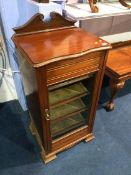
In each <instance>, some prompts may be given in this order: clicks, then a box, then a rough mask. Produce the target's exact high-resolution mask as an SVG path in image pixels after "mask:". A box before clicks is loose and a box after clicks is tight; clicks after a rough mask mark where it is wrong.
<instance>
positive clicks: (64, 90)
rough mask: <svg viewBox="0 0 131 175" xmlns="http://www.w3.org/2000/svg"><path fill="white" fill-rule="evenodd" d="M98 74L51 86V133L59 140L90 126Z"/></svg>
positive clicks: (49, 91)
mask: <svg viewBox="0 0 131 175" xmlns="http://www.w3.org/2000/svg"><path fill="white" fill-rule="evenodd" d="M95 78H96V73H90V74H88V75H84V76H81V77H80V78H74V79H71V80H68V81H65V82H62V83H59V84H55V85H53V86H49V88H48V95H49V97H48V98H49V113H50V114H49V115H50V133H51V138H52V140H55V139H58V138H60V137H62V136H64V135H66V134H68V133H70V132H72V131H74V130H76V129H78V128H80V127H82V126H88V121H89V116H90V109H91V101H92V95H93V89H94V82H95Z"/></svg>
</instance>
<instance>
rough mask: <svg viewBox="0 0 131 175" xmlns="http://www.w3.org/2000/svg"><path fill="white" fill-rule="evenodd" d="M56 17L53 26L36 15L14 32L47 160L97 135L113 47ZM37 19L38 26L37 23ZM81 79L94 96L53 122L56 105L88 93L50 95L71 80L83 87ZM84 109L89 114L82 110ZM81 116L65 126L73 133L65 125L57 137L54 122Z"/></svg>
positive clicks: (32, 128) (31, 111) (23, 74)
mask: <svg viewBox="0 0 131 175" xmlns="http://www.w3.org/2000/svg"><path fill="white" fill-rule="evenodd" d="M56 17H58V18H54V22H51V23H53V27H52V26H51V27H49V24H47V26H48V27H47V26H46V25H45V22H43V21H42V18H41V15H40V14H37V15H35V16H34V17H33V18H32V19H31V20H30V21H31V22H30V21H29V22H28V23H27V24H26V25H24V26H23V27H20V28H17V29H16V28H15V32H16V34H15V35H14V36H13V37H12V39H13V41H14V43H15V45H16V48H17V50H18V53H20V54H21V55H22V57H21V56H20V57H19V63H20V68H21V74H22V77H23V83H24V89H25V94H26V97H27V103H28V107H29V111H30V115H31V117H32V122H33V121H34V124H35V126H36V129H34V127H33V124H32V123H31V130H32V132H33V133H34V132H35V133H37V134H36V135H37V138H38V141H39V143H40V145H41V147H42V153H41V155H42V158H43V160H44V162H45V163H47V162H48V161H50V160H53V159H54V158H55V157H56V153H58V152H60V151H62V150H64V149H67V148H69V147H71V146H73V145H74V144H76V143H78V142H80V141H81V140H86V141H89V140H92V139H93V138H94V135H93V133H92V131H93V123H94V120H95V113H96V108H97V103H98V98H99V94H100V89H101V83H102V79H103V75H104V70H105V64H106V59H107V53H108V52H107V50H108V49H110V48H111V46H110V44H108V43H107V42H105V41H104V40H101V39H99V38H97V37H96V36H94V35H92V34H90V33H88V32H85V31H83V30H82V29H79V28H76V27H74V26H72V22H69V23H68V21H67V20H66V19H64V18H63V17H60V16H59V15H57V14H56ZM62 19H63V20H62ZM51 21H52V19H51ZM42 23H44V24H42ZM36 24H37V25H38V26H39V28H38V27H37V26H35V25H36ZM64 24H65V26H64ZM69 24H70V25H69ZM44 25H45V29H44ZM30 27H31V30H30ZM47 29H48V30H47ZM79 83H82V86H84V85H86V84H87V88H88V89H89V90H90V92H89V94H88V93H86V94H85V95H87V94H88V95H89V96H87V100H86V101H89V102H88V104H87V106H80V108H77V110H75V111H72V112H71V111H70V113H69V114H67V116H65V115H64V117H63V116H60V117H59V118H57V120H55V121H54V120H53V119H52V118H51V117H52V116H51V114H50V113H51V110H52V108H55V109H56V107H59V106H60V105H67V104H68V105H69V103H72V102H73V104H74V102H75V100H78V101H76V102H82V101H81V100H82V98H84V97H83V94H82V95H78V96H76V97H75V98H74V97H72V98H70V99H68V98H67V99H65V100H63V101H62V102H61V103H60V104H59V105H58V104H55V105H54V106H53V107H52V104H51V103H50V100H49V95H50V93H51V92H54V89H58V90H59V88H63V89H64V88H65V87H67V88H68V87H69V85H70V84H71V85H75V86H78V84H79ZM88 89H87V90H88ZM60 95H62V94H60ZM85 95H84V96H85ZM76 104H77V103H76ZM78 104H79V103H78ZM85 108H86V111H84V112H85V113H86V118H84V116H83V115H84V114H83V115H82V114H81V113H82V111H83V110H85ZM63 112H65V111H63ZM76 114H77V115H76ZM76 116H77V117H76ZM73 117H74V118H73ZM75 117H76V118H75ZM79 118H80V123H79V121H78V123H77V124H76V125H71V126H70V127H69V126H68V127H69V128H68V127H67V128H66V129H67V130H68V132H67V131H66V130H64V128H62V131H61V130H59V131H61V133H62V132H63V134H61V135H56V136H57V138H56V136H54V135H55V134H56V133H53V129H52V126H55V125H54V122H55V123H56V124H57V123H58V122H61V121H65V122H68V121H69V122H75V121H76V122H77V120H78V119H79ZM81 119H82V120H81ZM73 124H74V123H73ZM74 126H75V127H74ZM58 129H59V128H58ZM65 131H66V132H65Z"/></svg>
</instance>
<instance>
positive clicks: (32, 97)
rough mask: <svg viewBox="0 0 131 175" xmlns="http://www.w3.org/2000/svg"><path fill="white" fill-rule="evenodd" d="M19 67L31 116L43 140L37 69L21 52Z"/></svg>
mask: <svg viewBox="0 0 131 175" xmlns="http://www.w3.org/2000/svg"><path fill="white" fill-rule="evenodd" d="M18 55H19V68H20V72H21V76H22V81H23V85H24V92H25V95H26V100H27V105H28V109H29V112H30V115H31V117H32V118H33V120H34V122H35V125H36V128H37V130H38V133H39V135H40V138H41V140H42V141H43V130H42V122H41V112H40V103H39V97H38V88H37V82H36V75H35V69H34V68H33V67H32V66H31V65H30V64H29V63H28V62H27V60H26V59H25V58H24V57H22V56H21V55H20V54H19V53H18Z"/></svg>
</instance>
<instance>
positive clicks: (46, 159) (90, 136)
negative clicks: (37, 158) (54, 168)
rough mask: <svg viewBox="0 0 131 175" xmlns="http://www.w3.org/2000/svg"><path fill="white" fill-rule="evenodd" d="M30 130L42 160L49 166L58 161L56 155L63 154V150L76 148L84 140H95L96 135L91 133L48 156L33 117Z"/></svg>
mask: <svg viewBox="0 0 131 175" xmlns="http://www.w3.org/2000/svg"><path fill="white" fill-rule="evenodd" d="M29 128H30V131H31V133H32V135H35V138H36V140H37V142H38V144H39V145H40V147H41V153H40V155H41V158H42V160H43V162H44V163H45V164H47V163H49V162H50V161H52V160H54V159H56V158H57V156H56V153H58V152H61V151H62V150H66V149H69V148H71V147H72V146H74V145H75V144H76V143H78V142H80V141H82V140H85V142H89V141H91V140H93V139H94V138H95V136H94V134H93V133H90V134H88V136H87V137H84V138H83V139H80V140H79V141H78V140H77V141H76V142H73V143H71V144H69V145H68V146H67V147H64V149H60V150H57V151H53V152H51V153H49V154H46V153H45V150H44V148H43V146H42V142H41V139H40V136H39V134H38V131H37V129H36V127H35V124H34V122H33V119H32V117H31V122H30V126H29Z"/></svg>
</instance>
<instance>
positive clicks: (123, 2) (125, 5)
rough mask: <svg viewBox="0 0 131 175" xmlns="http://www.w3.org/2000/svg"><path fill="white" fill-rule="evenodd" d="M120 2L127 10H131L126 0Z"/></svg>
mask: <svg viewBox="0 0 131 175" xmlns="http://www.w3.org/2000/svg"><path fill="white" fill-rule="evenodd" d="M119 2H120V3H121V4H122V5H123V6H124V7H127V8H129V9H130V8H131V5H129V4H127V3H126V2H125V1H124V0H119Z"/></svg>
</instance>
